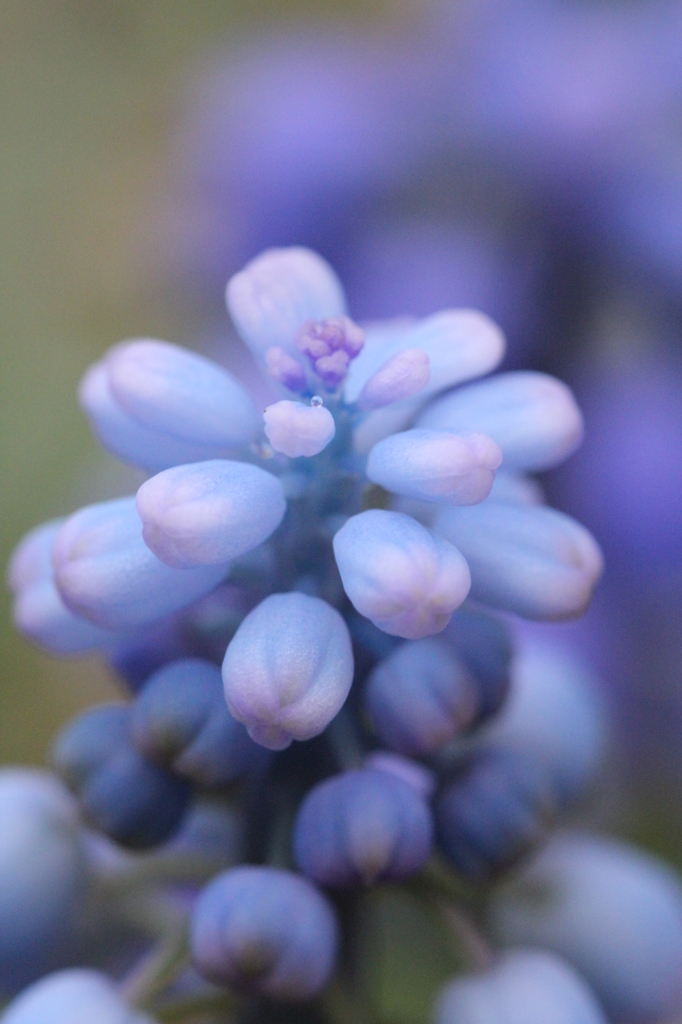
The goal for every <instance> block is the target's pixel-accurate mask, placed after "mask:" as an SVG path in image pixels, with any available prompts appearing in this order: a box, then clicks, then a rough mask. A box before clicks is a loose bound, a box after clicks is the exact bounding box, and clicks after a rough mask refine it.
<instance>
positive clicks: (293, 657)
mask: <svg viewBox="0 0 682 1024" xmlns="http://www.w3.org/2000/svg"><path fill="white" fill-rule="evenodd" d="M352 680H353V653H352V649H351V642H350V636H349V634H348V628H347V626H346V624H345V622H344V621H343V619H342V618H341V616H340V615H339V613H338V612H337V611H336V610H335V609H334V608H332V607H331V606H330V605H328V604H327V603H326V602H325V601H321V600H319V599H318V598H316V597H308V596H307V595H305V594H299V593H290V594H271V595H270V597H266V599H265V600H264V601H262V602H261V603H260V604H259V605H258V606H257V607H256V608H254V610H253V611H252V612H250V613H249V614H248V615H247V616H246V618H245V619H244V621H243V622H242V624H241V625H240V627H239V629H238V630H237V632H236V634H235V636H234V638H233V639H232V641H231V642H230V644H229V646H228V648H227V652H226V654H225V660H224V661H223V682H224V684H225V698H226V700H227V706H228V708H229V709H230V712H231V714H232V715H233V716H234V717H235V718H236V719H237V720H238V721H240V722H243V723H244V725H245V726H246V728H247V730H248V732H249V735H250V736H251V738H252V739H254V740H256V742H257V743H261V744H262V745H263V746H264V747H269V748H270V749H271V750H283V749H284V748H285V747H288V746H289V744H290V743H291V741H292V740H293V739H296V740H308V739H311V738H312V737H313V736H317V735H318V734H319V733H321V732H322V731H323V729H325V728H326V726H327V725H328V724H329V722H330V721H331V720H332V718H334V716H335V715H336V714H337V712H338V711H339V710H340V708H341V707H342V705H343V703H344V701H345V700H346V697H347V696H348V691H349V690H350V686H351V682H352Z"/></svg>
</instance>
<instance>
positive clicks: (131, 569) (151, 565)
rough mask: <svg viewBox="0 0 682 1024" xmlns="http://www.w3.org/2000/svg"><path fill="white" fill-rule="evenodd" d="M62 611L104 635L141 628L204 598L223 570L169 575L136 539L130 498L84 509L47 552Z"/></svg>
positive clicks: (137, 531) (138, 532)
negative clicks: (79, 617)
mask: <svg viewBox="0 0 682 1024" xmlns="http://www.w3.org/2000/svg"><path fill="white" fill-rule="evenodd" d="M52 558H53V562H54V567H55V582H56V584H57V589H58V590H59V593H60V595H61V597H62V599H63V601H64V603H65V604H66V606H67V607H68V608H69V609H71V611H74V612H75V613H76V614H79V615H82V616H83V617H84V618H86V619H89V620H90V621H92V622H95V623H97V624H98V625H100V626H104V627H106V628H109V629H123V628H131V627H135V626H143V625H146V624H147V623H150V622H154V621H155V620H156V619H160V618H163V616H164V615H168V614H169V613H170V612H173V611H177V610H178V609H180V608H185V607H187V605H190V604H192V603H193V602H194V601H196V600H197V599H198V598H199V597H203V595H204V594H208V593H209V592H210V591H211V590H214V589H215V587H217V585H218V584H219V583H220V581H221V580H222V579H223V578H224V576H225V574H226V572H227V566H226V565H218V566H216V565H209V566H201V567H200V568H197V569H172V568H170V567H169V566H167V565H164V563H163V562H160V561H159V559H158V558H157V557H156V555H154V554H152V552H151V551H150V550H149V548H148V547H147V545H146V544H145V542H144V540H143V537H142V521H141V520H140V517H139V515H138V514H137V512H136V510H135V499H134V498H119V499H117V500H116V501H105V502H102V503H101V504H98V505H89V506H87V507H86V508H83V509H81V510H80V511H79V512H76V513H75V514H74V515H72V516H71V517H70V518H69V519H67V520H66V522H65V523H64V525H63V526H62V527H61V529H60V530H59V532H58V534H57V536H56V538H55V542H54V547H53V550H52Z"/></svg>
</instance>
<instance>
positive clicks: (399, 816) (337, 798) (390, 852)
mask: <svg viewBox="0 0 682 1024" xmlns="http://www.w3.org/2000/svg"><path fill="white" fill-rule="evenodd" d="M432 842H433V822H432V820H431V811H430V810H429V807H428V805H427V804H426V802H425V800H424V799H423V797H421V796H420V795H419V794H418V793H417V792H416V791H415V789H414V788H413V787H412V786H411V785H409V783H407V782H405V781H404V780H403V779H400V778H398V776H397V775H393V774H389V772H386V771H377V770H376V769H373V768H364V769H362V770H359V771H351V772H346V773H345V774H344V775H336V776H334V777H333V778H331V779H326V780H325V781H324V782H320V783H318V785H317V786H315V787H314V788H313V789H311V790H310V792H309V793H308V795H307V796H306V798H305V800H304V801H303V803H302V805H301V807H300V809H299V812H298V815H297V818H296V823H295V825H294V835H293V846H294V857H295V859H296V863H297V865H298V867H299V868H300V870H301V871H302V872H303V873H304V874H305V875H308V877H309V878H312V879H313V881H315V882H317V883H318V884H319V885H334V886H348V885H358V884H360V883H364V884H365V885H371V884H372V883H374V882H376V881H379V880H384V881H387V880H391V881H399V880H401V879H404V878H409V877H410V876H411V875H414V874H416V872H417V871H419V870H420V869H421V868H422V867H423V866H424V864H425V863H426V861H427V859H428V857H429V854H430V853H431V845H432Z"/></svg>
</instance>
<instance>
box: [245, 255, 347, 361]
mask: <svg viewBox="0 0 682 1024" xmlns="http://www.w3.org/2000/svg"><path fill="white" fill-rule="evenodd" d="M227 308H228V309H229V311H230V316H231V317H232V320H233V322H234V325H235V327H236V328H237V330H238V331H239V334H240V336H241V337H242V338H243V340H244V341H245V342H246V344H247V345H248V346H249V348H250V349H251V351H252V352H254V353H255V354H256V355H263V354H264V353H265V352H266V350H267V349H269V348H271V347H272V346H277V347H278V348H282V349H284V351H285V352H290V353H292V354H294V353H296V351H297V347H296V338H297V335H298V332H299V331H300V329H301V327H302V326H303V325H304V323H306V321H309V320H312V321H316V320H326V319H328V318H330V317H341V316H344V315H345V312H346V304H345V300H344V296H343V289H342V287H341V283H340V281H339V279H338V278H337V276H336V274H335V273H334V271H333V270H332V268H331V267H330V266H329V264H328V263H326V262H325V260H323V259H322V257H321V256H318V255H317V253H315V252H313V251H312V250H311V249H304V248H302V247H300V246H293V247H291V248H289V249H268V250H266V252H264V253H261V255H260V256H257V257H256V258H255V259H254V260H251V262H250V263H247V265H246V266H245V267H244V269H243V270H240V271H239V273H238V274H235V275H234V277H233V278H231V280H230V281H229V282H228V285H227Z"/></svg>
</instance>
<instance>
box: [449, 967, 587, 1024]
mask: <svg viewBox="0 0 682 1024" xmlns="http://www.w3.org/2000/svg"><path fill="white" fill-rule="evenodd" d="M493 1021H494V1022H495V1024H498V1022H499V1024H502V1021H505V1022H506V1021H509V1022H510V1024H511V1022H512V1021H515V1022H518V1024H525V1022H526V1021H527V1022H528V1024H531V1022H533V1024H536V1022H537V1024H540V1021H542V1024H607V1021H606V1017H605V1016H604V1014H603V1013H602V1010H601V1008H600V1006H599V1004H598V1002H597V999H596V997H595V996H594V994H593V993H592V992H591V991H590V989H589V987H588V986H587V984H586V983H585V982H584V981H583V979H582V978H581V977H580V975H579V974H577V973H576V971H574V970H573V968H572V967H571V966H570V965H569V964H568V963H566V961H565V960H563V959H561V958H560V957H558V956H555V955H554V954H553V953H548V952H547V951H546V950H544V949H512V950H509V952H507V953H504V954H503V956H502V957H501V958H500V959H499V960H498V962H497V963H496V964H495V966H494V967H492V968H491V969H490V970H487V971H482V972H481V973H480V974H464V975H460V976H459V977H457V978H455V979H454V981H451V982H450V983H449V984H448V985H446V986H445V988H444V989H443V990H442V992H441V993H440V995H439V997H438V1002H437V1004H436V1010H435V1015H434V1022H435V1024H492V1022H493Z"/></svg>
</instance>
